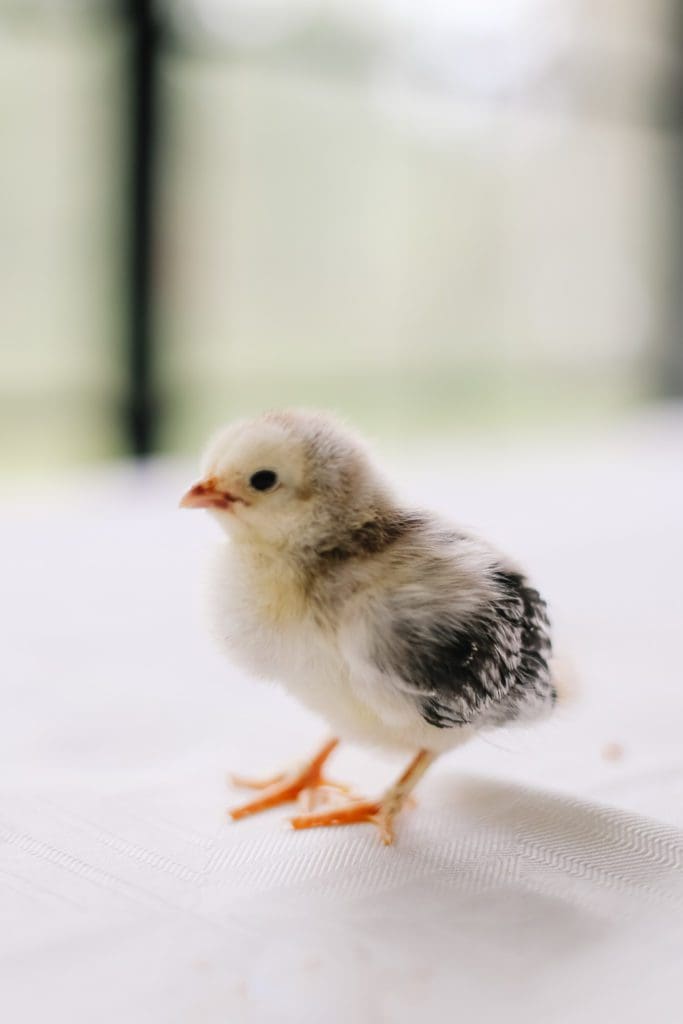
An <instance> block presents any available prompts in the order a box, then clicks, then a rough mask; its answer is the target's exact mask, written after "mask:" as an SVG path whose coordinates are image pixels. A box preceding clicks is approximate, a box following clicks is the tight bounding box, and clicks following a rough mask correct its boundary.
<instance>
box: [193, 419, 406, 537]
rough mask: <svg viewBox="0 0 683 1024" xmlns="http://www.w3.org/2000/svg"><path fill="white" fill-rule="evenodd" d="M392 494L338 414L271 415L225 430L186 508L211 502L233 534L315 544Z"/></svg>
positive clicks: (211, 446)
mask: <svg viewBox="0 0 683 1024" xmlns="http://www.w3.org/2000/svg"><path fill="white" fill-rule="evenodd" d="M386 500H387V490H386V487H385V485H384V484H383V483H382V482H381V481H380V479H379V477H378V475H377V473H376V472H375V470H374V468H373V467H372V465H371V463H370V461H369V459H368V457H367V454H366V452H365V449H364V446H363V445H362V443H361V442H360V441H359V440H358V439H357V438H356V437H355V436H354V435H352V434H351V433H350V432H349V431H347V430H346V428H345V427H343V426H342V425H341V424H339V423H338V422H337V421H336V420H334V419H333V418H331V417H329V416H327V415H323V414H319V413H309V412H302V411H298V410H297V411H287V412H277V413H268V414H266V415H265V416H262V417H259V418H258V419H254V420H243V421H240V422H238V423H234V424H232V425H230V426H228V427H225V428H224V429H222V430H220V431H219V432H218V433H217V434H216V435H215V436H214V437H213V439H212V440H211V441H210V442H209V445H208V446H207V449H206V451H205V453H204V457H203V460H202V479H201V480H200V481H199V483H197V484H195V486H194V487H192V488H190V490H189V491H188V492H187V494H185V496H184V497H183V499H182V501H181V506H182V507H183V508H205V509H208V510H210V511H211V512H212V514H213V515H214V516H215V517H216V519H217V520H218V522H219V524H220V525H221V526H222V527H223V529H225V530H226V532H227V533H229V534H230V535H231V536H232V537H233V539H234V540H236V541H241V542H245V543H250V542H251V543H260V544H266V545H268V544H269V545H275V546H279V547H291V548H296V547H309V546H312V547H315V546H317V545H319V544H322V543H326V542H331V543H333V542H334V537H335V534H336V533H339V532H342V531H343V530H344V529H347V528H348V527H352V526H353V525H355V524H356V523H358V522H361V521H362V520H363V518H364V517H365V516H367V515H368V513H369V512H370V511H371V510H372V509H374V508H376V507H378V506H380V505H382V504H383V503H384V502H385V501H386Z"/></svg>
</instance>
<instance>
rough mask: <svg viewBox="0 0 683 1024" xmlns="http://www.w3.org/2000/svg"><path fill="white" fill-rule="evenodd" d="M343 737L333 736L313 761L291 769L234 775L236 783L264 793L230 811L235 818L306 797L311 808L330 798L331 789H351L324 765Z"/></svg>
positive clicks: (306, 801)
mask: <svg viewBox="0 0 683 1024" xmlns="http://www.w3.org/2000/svg"><path fill="white" fill-rule="evenodd" d="M338 743H339V740H337V739H331V740H328V742H327V743H326V744H325V745H324V747H322V748H321V749H320V750H319V751H318V753H317V754H316V755H315V757H313V758H312V759H311V760H310V761H307V762H306V763H305V764H303V765H299V766H297V767H296V768H292V769H290V770H289V771H286V772H281V773H280V774H279V775H274V776H272V777H271V778H269V779H260V780H259V779H245V778H242V777H241V776H239V775H233V776H231V781H232V782H233V783H234V784H235V785H236V786H243V787H244V788H246V789H255V790H259V792H260V796H258V797H256V799H254V800H251V801H249V803H246V804H242V805H240V806H239V807H235V808H233V809H232V810H230V811H228V814H229V815H230V817H231V818H232V820H233V821H238V820H239V819H240V818H246V817H248V816H249V815H251V814H258V813H259V812H260V811H266V810H268V809H269V808H271V807H277V806H278V805H279V804H285V803H290V802H292V801H294V800H297V799H302V800H303V801H304V802H305V805H306V806H307V807H309V808H311V807H315V806H318V805H319V804H320V803H324V802H327V800H328V799H329V795H330V793H331V792H337V793H338V792H348V789H347V787H346V786H343V785H342V784H341V783H337V782H332V781H330V780H329V779H326V778H325V776H324V775H323V771H322V769H323V765H324V764H325V762H326V761H327V759H328V757H329V756H330V754H331V753H332V751H333V750H334V749H335V747H336V746H337V745H338Z"/></svg>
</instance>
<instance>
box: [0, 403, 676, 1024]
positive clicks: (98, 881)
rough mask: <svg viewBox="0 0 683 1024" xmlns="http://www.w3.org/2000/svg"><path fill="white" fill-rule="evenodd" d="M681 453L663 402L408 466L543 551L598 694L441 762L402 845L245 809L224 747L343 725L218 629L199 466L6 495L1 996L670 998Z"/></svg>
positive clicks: (135, 1005) (543, 571)
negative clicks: (645, 411) (253, 672)
mask: <svg viewBox="0 0 683 1024" xmlns="http://www.w3.org/2000/svg"><path fill="white" fill-rule="evenodd" d="M682 454H683V417H682V416H681V415H678V414H676V413H675V412H669V413H666V414H663V413H662V414H657V415H654V414H653V415H650V416H642V417H640V418H639V419H637V420H633V421H632V422H630V423H628V424H625V425H621V426H619V427H614V428H611V429H610V430H607V429H605V430H604V431H602V432H601V433H600V434H599V435H598V436H595V435H590V436H588V435H587V436H586V437H585V438H583V439H575V440H571V439H569V440H563V441H557V440H554V441H552V442H551V441H550V439H548V440H547V441H545V442H536V443H534V444H532V443H530V442H529V443H526V444H521V443H512V442H510V443H509V444H508V445H506V446H504V447H502V446H500V445H484V444H481V445H479V446H476V447H475V446H466V445H462V444H461V445H460V446H453V447H452V448H451V449H450V450H447V449H445V448H444V449H443V450H441V451H436V450H434V449H431V450H429V451H423V452H421V453H418V452H412V453H410V454H408V455H406V456H404V458H403V459H402V460H399V459H397V458H396V457H394V459H393V466H394V469H395V471H396V473H397V474H398V476H399V477H400V478H402V480H403V482H404V490H405V491H406V492H408V493H409V494H410V495H412V496H413V497H414V498H416V500H418V501H419V502H420V503H422V504H429V505H432V506H434V507H438V508H440V509H442V510H443V511H445V512H447V513H448V514H450V515H451V516H452V517H453V518H455V519H457V520H459V521H461V522H465V523H468V524H470V525H474V526H475V527H476V528H477V529H479V530H480V531H481V532H482V533H485V534H486V535H488V536H490V537H491V538H492V539H494V540H495V541H497V542H498V543H499V544H500V545H501V546H503V547H505V548H507V549H508V550H509V551H511V552H512V553H514V554H516V555H517V556H518V557H520V558H521V559H523V560H524V562H525V563H526V565H527V567H528V568H529V569H530V570H531V572H532V574H533V576H534V577H535V579H536V580H537V581H538V583H539V584H540V585H541V587H542V588H543V589H544V590H545V592H546V593H547V596H548V597H549V599H550V602H551V605H552V609H553V613H554V618H555V620H556V623H557V628H558V634H559V638H560V643H561V646H562V647H563V649H564V650H565V651H566V652H568V653H570V654H571V656H572V658H573V660H574V662H575V665H576V671H577V673H578V675H579V677H580V681H581V688H582V699H581V701H580V702H579V703H578V704H577V705H576V706H575V707H573V708H572V709H570V710H567V711H566V712H564V713H562V714H558V716H557V717H556V718H555V719H554V720H553V721H551V722H550V723H548V724H547V725H544V726H541V727H537V728H536V729H530V730H528V731H527V730H525V731H515V730H509V731H506V732H505V733H502V732H501V733H498V734H496V735H491V736H489V737H488V738H486V739H485V740H484V739H482V740H478V741H476V742H475V743H474V744H472V745H471V746H470V747H469V748H465V749H463V750H462V751H459V752H457V753H454V754H452V755H450V756H449V757H447V758H444V759H443V760H442V761H441V762H439V763H438V764H437V765H436V766H435V767H434V769H433V770H432V772H431V773H430V774H429V775H428V776H427V777H426V778H425V780H424V782H423V783H422V784H421V787H420V789H419V791H418V796H419V803H418V806H417V807H416V808H415V809H414V810H412V811H410V812H409V813H408V814H406V816H405V818H404V819H403V820H402V822H401V825H400V828H399V836H398V843H397V845H396V846H395V847H393V848H384V847H382V846H381V845H380V844H379V842H378V840H377V837H376V835H375V832H374V830H373V829H371V828H370V827H355V828H344V829H326V830H319V831H310V832H306V833H294V832H292V831H291V830H289V829H288V828H287V827H286V825H285V821H284V819H285V814H284V811H283V809H277V810H275V811H273V812H271V813H269V814H266V815H262V816H260V817H258V818H254V819H251V820H248V821H244V822H241V823H239V824H227V823H226V820H225V808H226V806H228V804H229V803H234V801H235V799H236V798H237V799H238V798H239V797H238V795H237V794H236V793H234V792H230V791H229V789H228V786H227V784H226V771H227V770H228V769H230V768H233V769H239V770H240V771H242V772H245V773H248V772H251V773H256V774H258V773H259V772H268V771H272V770H275V769H277V768H279V767H282V766H283V765H286V764H287V763H288V762H289V761H291V760H293V759H296V758H298V757H300V756H301V755H302V754H304V753H306V752H308V751H310V750H312V749H314V748H315V746H316V744H317V742H318V741H319V739H320V737H321V736H323V735H324V734H325V726H324V725H323V724H322V723H320V722H318V721H316V720H314V719H313V718H312V717H311V716H310V715H309V714H307V713H305V712H304V711H303V710H301V709H300V708H299V707H298V706H297V705H295V704H294V703H293V702H291V701H290V700H289V698H287V697H286V696H285V695H284V694H282V693H281V692H280V691H278V690H277V689H274V688H268V687H265V686H263V685H261V684H255V683H253V682H251V681H250V680H247V679H245V678H244V677H243V676H242V675H241V674H240V672H239V671H237V670H236V669H234V668H233V667H232V666H231V665H230V664H229V663H228V662H227V661H226V660H225V659H224V657H223V656H222V654H221V653H220V652H218V651H217V650H216V649H214V647H213V644H212V642H211V640H210V638H209V636H208V634H207V630H206V626H205V621H204V618H203V612H202V574H203V571H204V565H205V562H206V557H207V553H208V550H209V548H210V546H211V544H212V543H213V542H214V541H215V540H216V538H217V533H216V527H215V525H214V524H213V523H211V522H210V520H209V519H208V517H203V516H201V515H198V514H190V513H180V512H178V511H177V510H176V503H177V500H178V497H179V494H180V492H181V490H182V488H183V487H184V486H185V484H187V483H188V482H189V481H190V479H191V478H192V476H193V469H192V467H184V466H179V465H177V464H171V463H158V464H155V465H154V466H152V467H150V468H148V469H147V470H145V471H136V470H133V469H130V468H128V467H125V466H124V467H116V468H114V469H111V470H109V471H106V472H104V471H103V472H99V473H93V474H90V475H89V476H87V477H83V478H80V479H78V480H74V481H72V482H69V483H65V484H62V485H61V486H60V487H59V488H55V487H54V486H50V485H48V486H40V485H39V484H38V483H37V482H35V481H34V482H32V483H30V484H26V485H23V487H19V488H16V487H15V493H14V495H13V496H10V498H9V499H8V500H7V501H6V502H5V504H4V508H3V511H2V515H1V517H0V524H1V527H2V529H1V533H0V543H1V544H2V566H3V573H2V583H1V584H0V599H1V607H0V611H1V615H2V626H3V654H4V658H3V672H2V678H1V680H0V693H1V694H2V714H1V715H0V921H1V922H2V927H1V928H0V1003H1V1004H2V1006H3V1011H2V1019H3V1020H6V1021H7V1022H8V1024H9V1022H12V1024H16V1022H24V1021H26V1022H34V1021H35V1022H38V1021H54V1022H62V1021H64V1022H69V1024H80V1022H81V1021H83V1022H86V1021H87V1022H97V1024H108V1022H110V1021H112V1022H114V1021H117V1022H118V1021H125V1022H126V1024H137V1022H141V1024H142V1022H144V1024H148V1022H149V1024H157V1022H158V1024H176V1022H178V1024H180V1022H183V1024H184V1022H188V1024H195V1022H207V1024H214V1022H215V1024H218V1022H221V1024H223V1022H231V1024H232V1022H236V1024H241V1022H242V1021H244V1022H248V1024H262V1022H263V1024H267V1022H271V1021H272V1022H279V1021H286V1022H290V1021H291V1022H293V1024H294V1022H296V1024H300V1022H306V1024H308V1022H311V1024H318V1022H325V1024H337V1022H340V1024H341V1022H347V1021H354V1022H361V1024H363V1022H365V1021H367V1022H373V1024H375V1022H384V1021H387V1022H393V1021H397V1022H402V1021H413V1020H419V1021H421V1022H431V1021H445V1020H448V1021H450V1020H454V1021H455V1020H458V1021H481V1020H486V1021H488V1020H498V1019H500V1020H505V1021H506V1022H515V1021H520V1022H521V1021H524V1022H525V1024H528V1022H529V1021H532V1022H535V1021H543V1022H553V1024H554V1022H574V1021H576V1022H579V1021H582V1022H586V1021H593V1020H598V1019H600V1020H601V1021H602V1020H605V1021H613V1020H619V1021H620V1024H624V1022H630V1021H634V1022H635V1021H642V1020H643V1018H644V1016H645V1015H646V1014H647V1017H648V1019H658V1020H661V1021H673V1020H678V1019H680V1016H681V1013H683V1009H682V1007H683V981H682V975H683V749H682V747H681V736H682V735H683V671H682V669H681V650H682V643H683V629H682V623H683V616H682V614H681V613H682V611H683V585H682V580H683V572H682V570H683V540H682V536H681V530H682V527H681V524H682V523H683V479H682V470H683V459H681V455H682ZM17 490H18V493H16V492H17ZM615 753H616V754H617V755H620V756H617V757H616V758H615V756H614V755H615ZM610 755H612V756H610ZM332 767H333V769H334V772H333V773H334V774H335V775H336V776H338V777H340V778H344V779H350V780H352V781H354V782H355V783H356V784H357V785H358V787H359V788H360V789H361V790H364V791H367V792H368V793H370V792H375V791H376V790H377V789H379V787H380V786H382V785H383V784H384V783H385V782H386V781H388V780H389V779H390V778H391V777H392V774H394V773H395V772H396V771H397V770H398V768H399V763H398V762H396V761H387V760H385V759H383V758H381V757H379V756H376V755H375V754H374V753H373V752H372V751H363V750H358V749H351V748H346V749H342V750H341V751H340V752H339V754H338V755H337V756H336V757H335V761H334V764H333V765H332Z"/></svg>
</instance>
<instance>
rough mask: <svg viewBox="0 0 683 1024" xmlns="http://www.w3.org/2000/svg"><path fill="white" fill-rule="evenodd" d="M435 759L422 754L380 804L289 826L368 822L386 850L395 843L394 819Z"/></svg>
mask: <svg viewBox="0 0 683 1024" xmlns="http://www.w3.org/2000/svg"><path fill="white" fill-rule="evenodd" d="M435 758H436V754H433V753H431V752H430V751H429V750H421V751H420V752H419V753H418V754H416V756H415V757H414V758H413V760H412V761H411V762H410V764H409V765H408V767H407V768H406V770H405V771H404V772H403V775H401V777H400V778H399V779H398V781H397V782H395V783H394V785H393V786H391V787H390V788H389V789H388V790H387V791H386V792H385V793H384V795H383V796H381V797H380V799H379V800H359V801H350V802H348V803H346V804H342V805H340V806H339V807H333V808H331V809H330V810H328V811H322V812H321V813H319V814H301V815H299V816H298V817H296V818H292V819H291V822H292V826H293V827H294V828H297V829H300V828H319V827H322V826H325V825H356V824H359V823H361V822H364V821H369V822H372V823H373V824H374V825H377V827H378V828H379V833H380V838H381V840H382V842H383V843H384V844H385V845H386V846H389V845H390V844H391V843H393V841H394V820H395V818H396V816H397V815H398V813H399V812H400V811H401V809H402V808H403V806H404V804H405V802H406V799H407V798H408V796H409V794H410V793H411V791H412V790H413V789H414V787H415V786H416V785H417V783H418V782H419V781H420V779H421V778H422V776H423V775H424V773H425V772H426V771H427V769H428V768H429V766H430V764H431V763H432V762H433V761H434V760H435Z"/></svg>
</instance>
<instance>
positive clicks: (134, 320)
mask: <svg viewBox="0 0 683 1024" xmlns="http://www.w3.org/2000/svg"><path fill="white" fill-rule="evenodd" d="M124 12H125V14H126V16H127V21H128V28H129V46H130V49H129V53H130V60H129V63H128V65H127V69H128V81H127V82H126V83H125V86H126V87H127V89H128V131H129V135H128V153H127V160H128V169H127V170H128V175H127V179H128V189H129V196H128V203H127V216H128V218H129V222H128V225H127V230H128V238H129V245H128V261H127V267H126V275H127V282H128V283H127V290H128V321H127V340H126V355H127V394H126V401H125V413H124V416H125V423H124V429H125V435H126V441H127V449H128V450H129V451H130V452H131V453H132V454H134V455H136V456H144V455H147V454H149V453H150V452H151V451H152V450H153V449H154V447H155V442H156V438H157V432H158V430H157V428H158V424H157V415H158V408H157V402H156V395H155V388H154V349H153V335H152V329H153V325H152V259H153V249H154V169H155V156H156V141H157V103H156V65H157V50H158V32H157V25H156V21H155V11H154V0H124Z"/></svg>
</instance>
